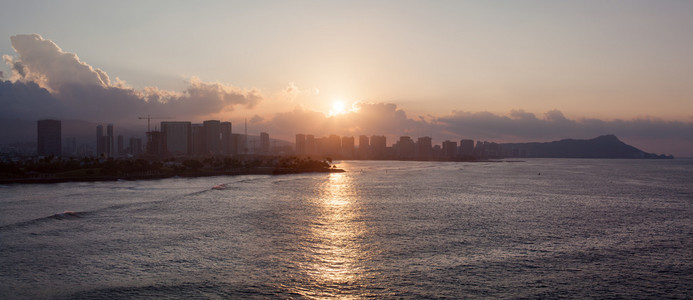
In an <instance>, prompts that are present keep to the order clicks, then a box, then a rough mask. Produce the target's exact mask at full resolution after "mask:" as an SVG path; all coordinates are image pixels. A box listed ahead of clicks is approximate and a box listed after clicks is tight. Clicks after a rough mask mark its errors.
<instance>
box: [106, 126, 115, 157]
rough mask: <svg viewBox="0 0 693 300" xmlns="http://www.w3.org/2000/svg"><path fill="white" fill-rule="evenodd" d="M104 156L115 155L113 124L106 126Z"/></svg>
mask: <svg viewBox="0 0 693 300" xmlns="http://www.w3.org/2000/svg"><path fill="white" fill-rule="evenodd" d="M106 137H107V138H106V145H107V146H106V156H107V157H113V156H115V155H114V154H115V143H114V140H113V124H108V126H106Z"/></svg>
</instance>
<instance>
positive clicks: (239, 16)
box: [0, 1, 693, 157]
mask: <svg viewBox="0 0 693 300" xmlns="http://www.w3.org/2000/svg"><path fill="white" fill-rule="evenodd" d="M35 5H40V6H43V7H46V8H48V7H51V8H53V9H46V10H41V11H39V12H36V13H28V11H29V7H30V6H32V7H33V6H35ZM109 5H112V6H109ZM132 5H134V4H133V3H124V4H122V5H121V4H117V5H116V4H108V5H105V4H104V3H99V4H90V3H82V4H77V3H61V4H56V3H51V2H39V3H33V4H31V5H30V4H24V3H12V4H9V5H6V7H11V8H12V9H5V10H3V12H2V13H0V14H1V16H2V20H3V21H0V22H2V23H1V24H2V25H3V26H0V27H1V28H2V29H1V30H0V52H1V53H0V54H2V55H3V59H4V62H5V63H4V64H2V65H1V66H0V72H2V73H0V79H1V80H2V83H1V84H0V89H1V90H2V93H0V103H1V104H2V105H3V108H4V109H3V111H2V113H0V120H5V121H7V120H14V119H21V120H29V121H32V120H33V121H35V120H38V119H43V118H54V119H79V120H86V121H90V122H102V121H103V122H108V123H119V124H122V126H125V127H128V126H130V127H133V126H140V127H141V126H142V123H141V121H138V120H137V117H138V116H142V115H147V114H151V115H158V116H171V117H175V120H172V121H176V120H186V119H201V120H208V119H219V120H228V121H230V122H232V123H236V124H241V123H242V122H243V120H244V119H246V118H247V119H248V121H249V127H252V128H253V129H254V131H256V132H255V133H256V134H257V133H259V132H269V133H270V134H272V136H273V137H276V138H281V139H284V140H287V141H291V140H292V139H293V135H294V134H295V133H297V132H309V131H312V132H313V133H314V134H316V135H329V134H333V133H334V134H338V135H340V136H358V135H359V134H361V133H364V134H369V135H370V134H384V135H386V136H387V137H388V140H394V139H396V138H398V137H399V136H412V137H420V136H431V137H433V139H434V140H438V141H444V140H459V139H460V138H468V139H473V140H488V141H493V142H535V141H536V142H544V141H551V140H558V139H565V138H577V139H580V138H593V137H596V136H600V135H605V134H615V135H616V136H618V137H619V138H621V139H623V140H624V141H625V142H627V143H628V144H632V145H634V146H636V147H638V148H640V149H643V150H644V151H647V152H654V153H663V154H673V155H675V156H677V157H693V115H691V112H692V111H693V101H690V99H691V96H692V95H693V87H690V86H689V84H688V83H687V82H686V81H687V79H688V78H691V75H693V74H691V72H693V65H692V64H693V59H691V55H690V53H693V39H691V37H690V35H689V34H687V28H690V27H691V26H693V20H692V19H691V18H690V17H689V16H690V12H691V10H692V9H693V4H690V3H684V2H673V1H666V2H658V3H650V2H641V1H633V2H628V3H601V2H593V1H586V2H585V1H582V2H577V1H566V2H561V3H552V2H549V1H528V2H523V3H522V4H519V3H510V4H490V3H473V2H459V3H439V4H438V5H435V6H434V5H426V3H424V2H416V1H414V2H396V3H395V2H379V3H367V2H357V3H348V4H347V3H339V2H332V3H318V2H300V3H297V5H287V4H284V3H281V2H261V3H253V4H250V3H229V2H223V3H222V2H208V3H206V5H199V6H197V5H194V4H176V5H167V6H165V7H163V6H162V5H163V4H162V3H159V2H149V3H147V4H145V5H144V7H142V9H141V10H139V11H138V12H133V11H131V10H129V9H128V7H131V6H132ZM82 6H86V7H89V6H96V7H94V9H95V11H100V12H102V13H103V14H104V15H105V16H107V17H106V18H100V19H99V21H101V22H94V21H95V20H94V19H92V18H93V17H92V16H83V15H78V14H76V15H74V14H75V12H76V11H77V8H80V7H82ZM193 8H194V9H193ZM359 8H360V9H359ZM575 12H578V14H575ZM60 13H64V14H68V15H73V16H74V19H75V20H76V22H74V23H65V22H59V21H58V20H57V19H56V17H57V16H58V15H59V14H60ZM223 13H228V14H229V15H225V18H221V14H223ZM145 16H147V17H149V16H151V18H150V19H148V18H145ZM204 16H207V17H208V18H203V17H204ZM577 16H579V17H577ZM181 18H183V19H189V20H193V22H192V24H187V23H186V25H185V28H184V29H185V30H182V31H176V30H177V29H182V28H181V26H183V25H182V24H181V23H176V22H174V20H178V19H181ZM121 19H128V20H132V22H131V23H128V24H127V25H124V24H123V23H122V22H118V21H119V20H121ZM357 19H358V20H360V21H358V22H357V21H355V20H357ZM257 20H268V21H267V22H260V23H261V24H259V23H258V22H255V21H257ZM52 21H55V22H53V23H52ZM280 21H283V22H280ZM279 23H281V24H283V25H285V26H281V27H277V24H279ZM85 24H91V25H93V26H85ZM245 25H252V26H250V27H246V26H245ZM89 28H95V29H97V30H96V31H99V32H102V33H100V34H96V33H95V32H93V31H90V30H87V29H89ZM243 29H247V30H245V31H244V30H243ZM215 30H217V31H215ZM174 31H176V32H180V35H173V34H169V33H172V32H174ZM151 36H157V38H156V40H155V39H153V38H148V37H151ZM119 126H120V125H119ZM0 142H1V141H0Z"/></svg>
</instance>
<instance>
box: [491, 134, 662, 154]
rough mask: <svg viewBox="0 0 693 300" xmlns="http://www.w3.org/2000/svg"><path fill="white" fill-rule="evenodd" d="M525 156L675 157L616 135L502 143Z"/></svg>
mask: <svg viewBox="0 0 693 300" xmlns="http://www.w3.org/2000/svg"><path fill="white" fill-rule="evenodd" d="M502 145H503V147H504V148H506V149H513V151H516V152H517V153H522V156H523V157H537V158H538V157H546V158H673V157H672V156H665V155H657V154H653V153H647V152H644V151H642V150H640V149H638V148H635V147H633V146H631V145H628V144H626V143H624V142H622V141H621V140H619V139H618V138H617V137H616V136H615V135H613V134H609V135H602V136H599V137H596V138H593V139H589V140H576V139H564V140H560V141H553V142H546V143H509V144H502Z"/></svg>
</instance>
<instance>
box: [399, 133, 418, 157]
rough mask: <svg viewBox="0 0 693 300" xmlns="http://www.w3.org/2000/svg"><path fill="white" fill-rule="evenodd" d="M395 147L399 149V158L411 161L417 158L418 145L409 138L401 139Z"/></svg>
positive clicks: (403, 137)
mask: <svg viewBox="0 0 693 300" xmlns="http://www.w3.org/2000/svg"><path fill="white" fill-rule="evenodd" d="M395 147H396V148H397V157H399V158H405V159H411V158H414V157H415V156H416V144H415V143H414V140H412V139H411V137H409V136H406V135H405V136H401V137H399V141H397V144H396V145H395Z"/></svg>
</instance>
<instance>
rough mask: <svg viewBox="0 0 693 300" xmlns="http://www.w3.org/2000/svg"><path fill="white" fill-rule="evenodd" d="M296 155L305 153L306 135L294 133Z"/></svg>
mask: <svg viewBox="0 0 693 300" xmlns="http://www.w3.org/2000/svg"><path fill="white" fill-rule="evenodd" d="M295 145H296V155H306V135H305V134H302V133H298V134H296V144H295Z"/></svg>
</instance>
